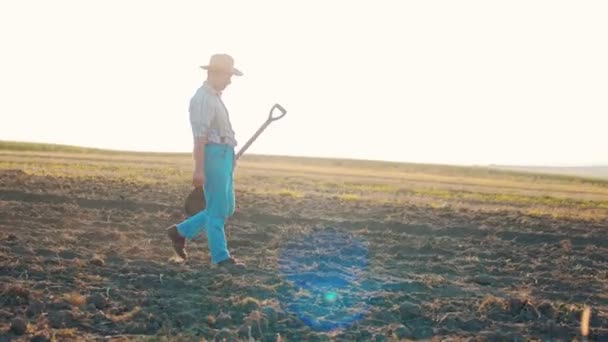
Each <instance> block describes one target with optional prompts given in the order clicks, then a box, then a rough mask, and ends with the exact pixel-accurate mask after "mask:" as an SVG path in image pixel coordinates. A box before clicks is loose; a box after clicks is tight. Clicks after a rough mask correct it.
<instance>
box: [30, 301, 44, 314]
mask: <svg viewBox="0 0 608 342" xmlns="http://www.w3.org/2000/svg"><path fill="white" fill-rule="evenodd" d="M42 310H44V304H43V303H42V302H40V301H32V302H31V303H30V304H29V305H28V306H27V309H26V310H25V314H26V315H27V316H28V317H34V316H36V315H38V314H40V313H41V312H42Z"/></svg>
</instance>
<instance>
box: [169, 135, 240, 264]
mask: <svg viewBox="0 0 608 342" xmlns="http://www.w3.org/2000/svg"><path fill="white" fill-rule="evenodd" d="M233 166H234V148H232V147H231V146H229V145H223V144H207V145H205V184H204V186H203V189H204V194H205V200H206V201H207V204H206V207H205V209H204V210H203V211H201V212H199V213H198V214H196V215H194V216H191V217H189V218H188V219H186V220H185V221H183V222H181V223H179V224H178V225H177V231H178V232H179V234H180V235H181V236H183V237H185V238H186V239H192V238H194V237H196V236H198V235H199V234H200V233H201V230H203V228H204V229H205V233H206V234H207V241H208V243H209V252H210V254H211V262H212V263H214V264H217V263H218V262H220V261H223V260H226V259H228V258H230V253H229V252H228V246H227V244H226V235H225V233H224V223H225V222H226V220H227V219H228V218H229V217H230V216H232V214H234V203H235V200H234V185H233V184H234V179H233Z"/></svg>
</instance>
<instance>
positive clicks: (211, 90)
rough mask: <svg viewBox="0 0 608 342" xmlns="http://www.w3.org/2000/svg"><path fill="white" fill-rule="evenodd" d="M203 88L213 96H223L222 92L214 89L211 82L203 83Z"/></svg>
mask: <svg viewBox="0 0 608 342" xmlns="http://www.w3.org/2000/svg"><path fill="white" fill-rule="evenodd" d="M203 88H205V89H206V90H207V91H210V92H211V93H212V94H215V95H217V96H222V92H221V91H219V90H216V89H215V88H213V87H212V86H211V84H209V81H205V82H203Z"/></svg>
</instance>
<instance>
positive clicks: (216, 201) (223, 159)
mask: <svg viewBox="0 0 608 342" xmlns="http://www.w3.org/2000/svg"><path fill="white" fill-rule="evenodd" d="M201 68H203V69H205V70H207V80H206V81H205V82H204V83H203V85H202V86H201V87H200V88H198V90H197V91H196V93H195V94H194V96H193V97H192V99H191V100H190V108H189V111H190V124H191V127H192V135H193V138H194V150H193V157H194V172H193V175H192V182H193V184H194V186H195V187H203V189H204V196H205V199H206V208H205V210H203V211H201V212H199V213H198V214H196V215H194V216H191V217H190V218H188V219H187V220H185V221H183V222H181V223H179V224H177V225H172V226H171V227H169V228H167V235H168V236H169V238H170V239H171V241H172V243H173V248H174V249H175V252H176V253H177V255H179V256H180V257H181V258H183V259H187V257H188V254H187V253H186V239H192V238H194V237H196V236H198V235H199V234H200V232H201V230H202V229H203V228H204V229H205V233H206V234H207V240H208V243H209V252H210V254H211V262H212V263H213V264H216V265H219V266H236V267H237V268H244V265H243V264H241V263H239V262H237V261H236V260H235V259H234V258H232V257H231V255H230V253H229V252H228V248H227V244H226V235H225V233H224V224H225V222H226V220H227V219H228V217H230V216H232V214H233V213H234V202H235V199H234V189H233V182H234V181H233V169H234V147H235V146H236V144H237V142H236V140H235V136H234V131H233V130H232V125H231V123H230V118H229V116H228V110H227V109H226V106H225V105H224V103H223V102H222V98H221V96H222V92H223V91H224V89H226V87H227V86H228V85H229V84H230V83H231V79H232V76H233V75H236V76H242V75H243V73H242V72H241V71H239V70H238V69H236V68H235V67H234V59H233V58H232V57H231V56H229V55H226V54H216V55H213V56H211V59H210V61H209V65H206V66H201Z"/></svg>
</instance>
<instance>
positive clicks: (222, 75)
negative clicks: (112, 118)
mask: <svg viewBox="0 0 608 342" xmlns="http://www.w3.org/2000/svg"><path fill="white" fill-rule="evenodd" d="M213 79H214V81H213V84H214V87H215V88H216V89H217V90H219V91H223V90H224V89H226V87H228V85H229V84H230V83H232V73H229V72H223V71H217V72H214V73H213Z"/></svg>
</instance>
